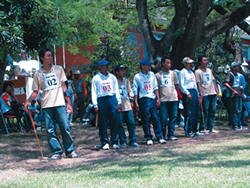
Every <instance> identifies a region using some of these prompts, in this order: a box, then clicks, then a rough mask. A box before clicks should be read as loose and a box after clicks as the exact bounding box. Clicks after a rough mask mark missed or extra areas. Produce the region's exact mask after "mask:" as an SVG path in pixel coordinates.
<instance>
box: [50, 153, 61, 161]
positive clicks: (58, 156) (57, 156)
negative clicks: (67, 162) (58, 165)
mask: <svg viewBox="0 0 250 188" xmlns="http://www.w3.org/2000/svg"><path fill="white" fill-rule="evenodd" d="M62 158H63V155H62V154H54V155H52V157H50V158H49V159H48V160H49V161H53V160H58V159H62Z"/></svg>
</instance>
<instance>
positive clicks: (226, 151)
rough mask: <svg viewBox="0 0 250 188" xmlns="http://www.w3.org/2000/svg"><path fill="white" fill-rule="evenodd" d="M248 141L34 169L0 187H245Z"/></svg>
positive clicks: (249, 169) (249, 175) (249, 177)
mask: <svg viewBox="0 0 250 188" xmlns="http://www.w3.org/2000/svg"><path fill="white" fill-rule="evenodd" d="M249 141H250V138H249V136H248V135H247V136H241V137H239V138H237V137H235V138H234V139H230V140H223V141H214V142H210V143H207V144H198V145H189V146H182V147H172V148H165V149H157V150H154V151H152V152H142V153H138V152H137V153H133V152H131V155H128V156H120V157H114V158H113V159H112V160H110V159H103V160H97V161H95V162H83V163H82V164H81V165H72V167H70V168H69V167H67V168H64V167H63V166H60V165H58V168H55V169H49V170H48V171H44V170H39V169H38V170H37V171H33V172H32V173H29V174H28V175H25V176H22V177H19V178H18V177H13V178H10V179H9V180H5V181H2V182H0V186H1V187H250V160H249V154H250V145H249Z"/></svg>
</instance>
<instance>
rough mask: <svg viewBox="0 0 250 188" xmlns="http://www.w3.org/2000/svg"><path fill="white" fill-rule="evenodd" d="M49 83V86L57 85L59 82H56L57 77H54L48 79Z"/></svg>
mask: <svg viewBox="0 0 250 188" xmlns="http://www.w3.org/2000/svg"><path fill="white" fill-rule="evenodd" d="M47 83H48V86H55V85H57V82H56V79H55V78H53V79H51V80H48V81H47Z"/></svg>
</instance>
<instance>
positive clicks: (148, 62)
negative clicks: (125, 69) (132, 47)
mask: <svg viewBox="0 0 250 188" xmlns="http://www.w3.org/2000/svg"><path fill="white" fill-rule="evenodd" d="M153 64H154V63H151V62H150V61H149V60H147V59H143V60H141V61H140V66H141V65H153Z"/></svg>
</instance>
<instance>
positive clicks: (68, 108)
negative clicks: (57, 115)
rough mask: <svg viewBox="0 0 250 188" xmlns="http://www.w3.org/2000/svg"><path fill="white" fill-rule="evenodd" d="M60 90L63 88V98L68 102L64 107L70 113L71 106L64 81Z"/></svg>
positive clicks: (71, 111)
mask: <svg viewBox="0 0 250 188" xmlns="http://www.w3.org/2000/svg"><path fill="white" fill-rule="evenodd" d="M62 90H63V94H64V98H65V100H66V101H67V103H68V105H67V107H66V112H67V113H69V114H72V113H73V109H72V106H71V102H70V98H69V96H68V90H67V86H66V84H65V82H62Z"/></svg>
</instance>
